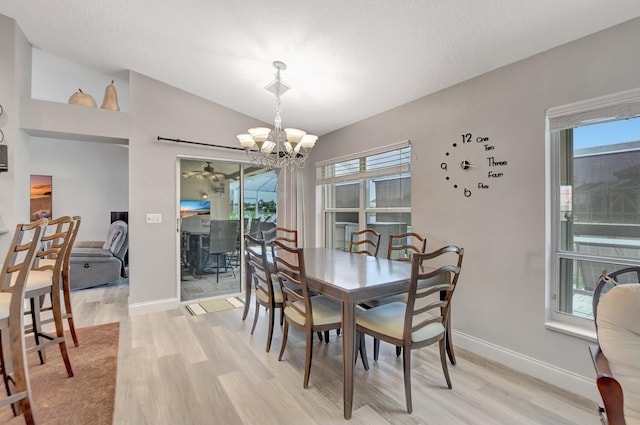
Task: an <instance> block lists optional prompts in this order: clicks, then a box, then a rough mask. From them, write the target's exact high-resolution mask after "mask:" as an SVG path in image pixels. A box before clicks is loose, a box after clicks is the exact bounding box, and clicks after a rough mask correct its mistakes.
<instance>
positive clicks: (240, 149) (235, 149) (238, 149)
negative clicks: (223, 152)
mask: <svg viewBox="0 0 640 425" xmlns="http://www.w3.org/2000/svg"><path fill="white" fill-rule="evenodd" d="M161 140H167V141H169V142H176V143H187V144H190V145H200V146H208V147H210V148H220V149H231V150H234V151H243V150H244V148H238V147H235V146H222V145H213V144H211V143H203V142H194V141H191V140H182V139H169V138H167V137H161V136H158V141H161Z"/></svg>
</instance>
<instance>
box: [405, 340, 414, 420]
mask: <svg viewBox="0 0 640 425" xmlns="http://www.w3.org/2000/svg"><path fill="white" fill-rule="evenodd" d="M402 368H403V370H404V396H405V399H406V400H407V412H409V413H411V412H412V411H413V404H412V403H411V350H410V349H407V348H406V347H405V349H404V350H403V356H402Z"/></svg>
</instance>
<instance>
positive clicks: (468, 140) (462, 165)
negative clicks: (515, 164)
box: [440, 133, 508, 198]
mask: <svg viewBox="0 0 640 425" xmlns="http://www.w3.org/2000/svg"><path fill="white" fill-rule="evenodd" d="M496 152H497V149H496V146H495V145H494V144H493V143H491V141H490V139H489V137H485V136H478V137H474V136H473V134H471V133H463V134H462V135H461V137H460V139H458V140H457V141H455V142H453V143H451V145H450V146H449V147H448V148H447V150H446V151H445V153H444V159H445V161H444V162H442V163H441V164H440V168H441V169H442V170H443V171H444V174H445V177H444V179H445V182H446V183H447V184H448V185H449V186H450V187H451V188H452V189H454V190H457V191H460V192H461V193H462V194H463V195H464V196H465V197H466V198H469V197H471V195H473V194H474V193H476V192H481V191H486V190H489V189H490V188H491V187H492V186H493V183H494V182H495V180H496V179H501V178H502V177H504V167H506V166H507V164H508V162H507V161H505V160H503V159H501V158H500V157H499V156H496V155H499V154H496Z"/></svg>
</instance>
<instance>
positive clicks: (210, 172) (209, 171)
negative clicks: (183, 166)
mask: <svg viewBox="0 0 640 425" xmlns="http://www.w3.org/2000/svg"><path fill="white" fill-rule="evenodd" d="M193 176H198V177H202V178H205V179H208V180H211V181H214V182H224V180H225V179H226V178H227V175H226V174H224V173H219V172H216V171H215V170H214V169H213V167H212V166H211V163H210V162H207V163H206V165H205V166H204V168H203V169H202V170H194V171H183V172H182V178H185V179H188V178H191V177H193Z"/></svg>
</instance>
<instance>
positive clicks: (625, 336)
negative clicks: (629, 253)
mask: <svg viewBox="0 0 640 425" xmlns="http://www.w3.org/2000/svg"><path fill="white" fill-rule="evenodd" d="M638 272H640V268H638V267H631V268H627V269H622V270H618V271H616V272H614V273H611V274H609V275H605V276H602V277H601V278H600V279H599V280H598V283H597V284H596V289H595V290H594V318H595V323H596V330H597V335H598V346H591V347H590V351H591V357H592V360H593V363H594V367H595V369H596V375H597V376H596V384H597V386H598V390H599V391H600V395H601V397H602V400H603V404H604V406H603V408H602V409H601V410H600V414H601V418H602V421H603V423H606V424H609V425H619V424H626V425H639V424H640V283H626V284H618V282H617V280H618V279H619V280H621V281H622V276H623V275H624V274H628V273H632V274H636V273H638ZM636 278H637V275H636ZM609 288H610V289H609ZM607 289H608V291H607ZM605 291H606V292H605Z"/></svg>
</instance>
